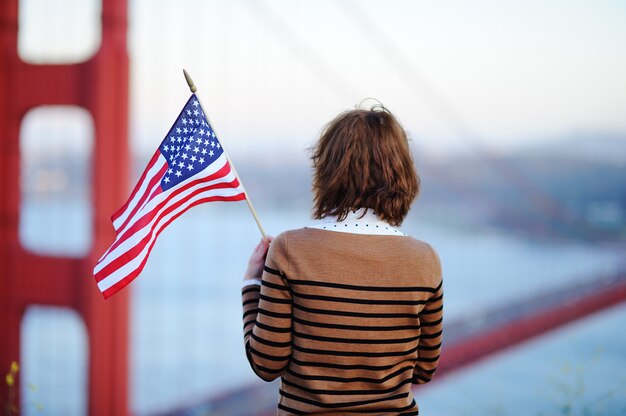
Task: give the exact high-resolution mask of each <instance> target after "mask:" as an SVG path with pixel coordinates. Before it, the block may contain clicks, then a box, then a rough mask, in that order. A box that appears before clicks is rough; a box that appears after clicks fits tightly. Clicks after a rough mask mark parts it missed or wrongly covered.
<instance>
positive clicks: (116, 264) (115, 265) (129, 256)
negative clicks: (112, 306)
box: [95, 178, 245, 282]
mask: <svg viewBox="0 0 626 416" xmlns="http://www.w3.org/2000/svg"><path fill="white" fill-rule="evenodd" d="M238 186H239V181H238V180H237V179H236V178H235V179H234V180H233V181H232V182H222V183H218V184H214V185H210V186H207V187H202V188H199V189H197V190H195V191H193V192H192V193H190V194H189V195H187V196H186V197H185V198H183V199H181V200H180V201H177V202H176V203H175V204H173V205H170V206H168V207H167V208H166V209H164V210H163V211H160V212H157V213H158V217H157V218H156V221H155V222H154V223H153V224H152V226H151V227H150V231H149V232H148V233H147V234H146V235H145V236H144V237H143V238H142V239H141V240H140V241H138V242H137V244H135V245H134V246H133V247H132V248H130V249H129V250H126V251H125V252H124V253H123V254H122V255H120V256H119V257H117V258H115V260H113V261H112V262H111V263H109V264H107V265H106V266H105V267H104V268H103V269H102V270H100V271H99V272H98V273H96V275H95V278H96V282H100V281H101V280H102V279H105V278H106V277H108V276H109V275H111V274H113V273H115V271H116V270H118V269H120V268H121V267H123V266H124V265H125V264H126V263H128V262H130V261H132V260H133V259H134V258H135V257H137V255H139V253H141V251H142V250H143V249H144V248H145V247H146V245H147V244H148V242H149V241H150V239H151V238H152V235H153V233H154V229H155V228H156V227H157V226H158V225H159V222H160V221H161V220H162V219H163V217H165V216H166V215H168V214H169V213H171V212H172V211H175V210H176V209H177V208H179V207H180V206H181V205H184V204H185V203H186V202H188V201H189V200H190V199H192V198H193V197H194V196H197V195H199V194H201V193H203V192H206V191H210V190H212V189H229V188H233V189H234V188H237V187H238ZM244 198H245V196H244ZM194 204H195V203H194ZM191 206H193V204H192V205H191ZM187 209H189V207H188V208H185V209H184V210H182V211H181V213H182V212H185V211H187ZM151 212H154V211H151ZM176 215H180V214H176ZM144 218H145V216H144ZM144 218H142V219H141V222H142V223H141V224H139V226H138V227H137V228H138V229H141V228H144V227H146V226H147V225H148V223H149V222H150V221H151V220H152V218H150V219H147V220H146V221H144ZM166 224H169V221H168V222H167V223H166ZM134 226H135V225H133V227H134ZM164 227H165V226H164ZM164 227H163V228H164ZM163 228H161V230H162V229H163ZM159 234H160V230H159V232H158V233H157V234H156V236H158V235H159ZM155 241H156V238H155ZM150 247H152V245H151V246H150ZM149 252H150V249H149V250H148V253H149ZM146 257H147V256H146Z"/></svg>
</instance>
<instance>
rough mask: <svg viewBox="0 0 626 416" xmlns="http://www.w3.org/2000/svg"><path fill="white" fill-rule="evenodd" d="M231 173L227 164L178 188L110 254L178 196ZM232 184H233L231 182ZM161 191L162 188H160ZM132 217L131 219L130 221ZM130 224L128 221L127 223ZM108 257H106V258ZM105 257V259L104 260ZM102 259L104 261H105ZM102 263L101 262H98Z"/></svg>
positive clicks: (117, 243) (136, 225) (112, 248)
mask: <svg viewBox="0 0 626 416" xmlns="http://www.w3.org/2000/svg"><path fill="white" fill-rule="evenodd" d="M229 173H230V164H229V163H228V162H227V163H226V164H225V165H224V166H222V167H221V168H220V169H219V170H218V171H216V172H215V173H213V174H211V175H209V176H206V177H204V178H200V179H196V180H195V181H193V182H189V183H188V184H186V185H185V186H182V187H180V188H178V189H177V190H176V191H174V192H172V193H171V194H170V195H168V196H167V199H165V200H163V201H161V202H160V203H159V205H157V206H156V207H154V208H153V209H151V210H150V211H148V212H146V213H145V214H144V215H143V216H142V217H141V218H140V219H139V220H137V222H135V223H134V224H133V225H132V226H131V227H130V228H129V229H127V230H124V231H123V232H122V233H121V234H120V235H119V237H118V239H117V240H116V241H115V242H114V243H113V245H111V247H110V248H109V249H108V250H107V251H108V252H111V251H113V250H114V249H115V248H116V247H117V246H119V245H120V244H122V243H123V242H124V241H126V240H127V239H129V238H130V237H132V235H133V234H134V233H136V232H137V231H138V230H139V229H141V228H143V227H145V226H146V225H147V223H148V222H150V221H151V220H152V218H154V216H155V215H156V214H157V213H158V212H159V210H161V209H162V208H163V207H164V206H166V205H167V204H168V203H170V202H171V200H172V199H173V198H174V197H176V196H177V195H178V194H180V193H182V192H185V191H187V190H189V189H191V188H193V187H195V186H198V185H201V184H203V183H205V182H211V181H213V180H218V179H220V178H223V177H225V176H226V175H228V174H229ZM231 183H232V182H231ZM237 186H239V183H238V182H237V185H235V186H233V188H236V187H237ZM159 189H161V188H159ZM130 218H132V217H129V219H130ZM127 222H128V221H127ZM104 257H106V256H104ZM104 257H103V259H104ZM103 259H102V260H103ZM98 263H100V261H99V262H98Z"/></svg>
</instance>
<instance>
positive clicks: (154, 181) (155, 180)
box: [117, 163, 168, 230]
mask: <svg viewBox="0 0 626 416" xmlns="http://www.w3.org/2000/svg"><path fill="white" fill-rule="evenodd" d="M167 168H168V165H167V163H166V164H164V165H163V167H162V168H161V169H159V171H158V172H157V173H156V175H154V176H153V177H152V178H151V179H150V183H148V186H147V187H146V193H144V194H143V196H142V197H141V199H140V200H139V202H137V204H135V206H134V207H133V211H132V212H131V213H130V214H129V215H128V217H126V221H124V223H123V224H122V225H121V226H119V227H117V230H123V229H124V227H126V226H127V225H128V222H129V221H130V220H131V219H132V218H133V216H134V215H135V214H136V213H137V211H139V209H141V207H142V206H143V205H144V203H145V202H146V201H149V200H150V199H152V197H153V196H154V195H155V194H157V193H159V192H160V191H161V190H162V189H161V187H160V186H159V187H157V188H156V189H155V190H154V192H153V193H152V195H149V192H150V189H152V188H154V186H155V185H156V184H157V183H158V182H160V181H161V178H163V175H164V174H165V172H166V171H167Z"/></svg>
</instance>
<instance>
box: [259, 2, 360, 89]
mask: <svg viewBox="0 0 626 416" xmlns="http://www.w3.org/2000/svg"><path fill="white" fill-rule="evenodd" d="M247 4H248V5H249V6H250V7H249V8H250V10H251V11H252V12H254V13H255V14H256V16H257V17H258V18H259V21H261V22H262V24H263V25H264V26H265V27H266V28H267V29H268V30H269V31H270V32H271V33H272V35H273V36H274V37H275V38H276V40H277V41H279V42H280V43H282V44H283V46H284V47H285V49H286V50H287V51H288V52H289V54H291V55H292V56H293V57H295V58H297V59H298V60H299V61H301V62H302V63H304V66H305V67H306V68H307V69H308V71H309V72H310V73H311V75H312V76H313V77H315V78H317V79H318V80H319V81H320V82H321V83H322V84H323V85H326V86H327V88H328V89H329V91H331V92H332V93H334V94H336V95H337V96H338V97H341V98H342V99H345V97H346V96H347V97H354V98H355V99H356V97H358V96H359V93H358V90H357V89H356V88H354V86H353V85H352V83H351V82H350V81H349V80H348V79H347V78H346V77H344V76H343V75H342V74H341V73H340V72H339V71H337V70H336V69H335V68H334V67H333V66H332V65H328V64H327V63H326V62H325V61H324V59H323V58H322V57H321V56H319V54H318V53H317V52H316V50H315V49H314V48H312V47H311V46H310V45H309V44H307V43H306V42H305V41H304V40H303V39H302V38H301V37H300V36H299V35H298V34H297V33H295V31H294V30H292V29H291V28H290V27H289V25H288V24H286V23H285V21H284V20H283V19H281V18H280V17H279V16H278V15H277V14H276V13H274V12H273V11H272V10H271V8H270V7H269V6H268V5H267V4H266V3H265V2H264V1H249V2H248V3H247Z"/></svg>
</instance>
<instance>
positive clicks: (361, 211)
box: [242, 106, 443, 415]
mask: <svg viewBox="0 0 626 416" xmlns="http://www.w3.org/2000/svg"><path fill="white" fill-rule="evenodd" d="M312 159H313V166H314V181H313V190H314V205H315V206H314V218H315V219H316V220H317V222H316V224H315V225H313V226H309V227H306V228H302V229H298V230H291V231H287V232H284V233H282V234H280V235H279V236H277V237H276V238H275V239H273V241H272V239H271V238H270V239H268V240H264V241H261V243H259V245H258V246H257V247H256V249H255V251H254V253H253V254H252V257H251V258H250V262H249V265H248V269H247V271H246V275H245V280H244V287H243V289H242V297H243V309H244V314H243V321H244V341H245V347H246V354H247V357H248V360H249V361H250V365H251V366H252V369H253V370H254V372H255V373H256V374H257V375H258V376H259V377H260V378H262V379H263V380H266V381H270V380H274V379H276V378H278V377H281V385H280V401H279V403H278V414H279V415H287V414H327V415H328V414H333V415H335V414H347V413H352V414H375V415H378V414H379V415H390V414H393V415H417V414H418V406H417V404H416V403H415V400H414V399H413V396H412V393H411V384H412V383H413V384H419V383H426V382H428V381H429V380H430V379H431V377H432V376H433V373H434V372H435V369H436V367H437V363H438V361H439V352H440V349H441V340H442V298H443V292H442V284H441V283H442V281H441V267H440V264H439V259H438V257H437V254H436V253H435V251H434V250H433V249H432V248H431V247H430V246H429V245H428V244H426V243H424V242H421V241H417V240H415V239H413V238H411V237H408V236H406V235H405V234H403V233H402V232H401V231H400V230H398V229H397V228H395V227H396V226H399V225H400V224H401V223H402V221H403V219H404V218H405V216H406V214H407V213H408V211H409V207H410V204H411V202H412V201H413V199H414V198H415V196H416V195H417V192H418V189H419V179H418V177H417V174H416V172H415V168H414V166H413V161H412V158H411V153H410V150H409V146H408V142H407V137H406V133H405V132H404V130H403V129H402V127H401V126H400V125H399V124H398V122H397V121H396V119H395V118H394V116H393V115H392V114H391V113H389V112H388V111H386V110H385V109H384V108H383V107H382V106H378V107H373V108H372V109H371V110H369V111H367V110H353V111H348V112H345V113H342V114H340V115H339V116H338V117H337V118H335V119H334V120H333V121H331V122H330V123H329V124H328V125H327V126H326V128H325V129H324V131H323V132H322V135H321V138H320V139H319V142H318V143H317V145H316V147H315V149H314V155H313V158H312ZM270 242H271V245H270ZM268 248H269V252H268Z"/></svg>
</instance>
